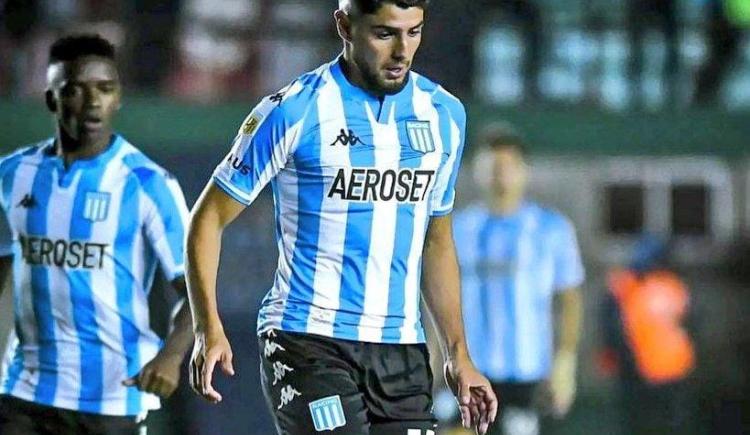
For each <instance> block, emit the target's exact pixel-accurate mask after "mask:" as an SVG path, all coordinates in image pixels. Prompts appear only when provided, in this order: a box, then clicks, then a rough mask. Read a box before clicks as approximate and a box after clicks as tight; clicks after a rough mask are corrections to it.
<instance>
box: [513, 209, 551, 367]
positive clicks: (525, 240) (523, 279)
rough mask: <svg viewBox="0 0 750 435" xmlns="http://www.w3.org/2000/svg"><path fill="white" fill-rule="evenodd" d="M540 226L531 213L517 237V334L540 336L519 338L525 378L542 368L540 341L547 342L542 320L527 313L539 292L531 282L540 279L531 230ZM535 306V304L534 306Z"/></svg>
mask: <svg viewBox="0 0 750 435" xmlns="http://www.w3.org/2000/svg"><path fill="white" fill-rule="evenodd" d="M536 226H537V217H536V216H532V217H530V218H529V219H525V220H524V222H523V224H522V229H521V234H520V236H519V237H518V241H517V243H518V246H517V249H518V266H517V267H518V270H519V273H516V274H515V283H514V285H515V288H516V291H515V293H514V295H515V298H514V302H515V307H514V309H513V312H514V313H515V314H516V315H515V319H512V320H513V321H515V323H516V327H515V331H514V332H515V334H516V337H520V338H522V337H538V338H537V339H536V340H523V339H516V340H515V343H516V351H515V352H516V355H517V357H516V361H518V362H517V364H518V365H517V366H516V368H517V369H518V375H520V376H521V378H522V379H527V378H528V377H529V376H532V375H533V374H534V373H537V372H538V371H539V369H538V366H539V355H540V354H541V352H540V349H539V348H540V344H542V343H544V341H545V340H544V338H543V337H544V335H543V334H540V331H539V326H540V325H539V321H538V319H537V316H534V315H527V313H528V311H529V308H530V307H535V305H536V304H535V303H534V302H535V301H534V298H537V297H538V294H537V293H536V292H535V291H534V289H533V283H531V282H529V281H530V280H532V279H541V278H540V277H539V276H538V275H536V274H532V273H529V271H530V268H531V266H532V254H533V253H532V249H533V244H534V240H533V239H532V234H534V232H535V227H536ZM532 309H533V308H532Z"/></svg>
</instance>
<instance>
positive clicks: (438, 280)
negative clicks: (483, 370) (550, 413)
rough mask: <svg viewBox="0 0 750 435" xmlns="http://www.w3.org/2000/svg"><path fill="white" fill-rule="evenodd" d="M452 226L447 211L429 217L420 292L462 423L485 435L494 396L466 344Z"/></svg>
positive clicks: (494, 408) (494, 404)
mask: <svg viewBox="0 0 750 435" xmlns="http://www.w3.org/2000/svg"><path fill="white" fill-rule="evenodd" d="M451 226H452V224H451V216H450V214H448V215H445V216H435V217H432V218H431V219H430V223H429V226H428V228H427V234H426V239H425V244H424V251H423V254H422V255H423V257H422V294H423V296H424V300H425V303H426V304H427V307H428V309H429V311H430V313H431V314H432V317H433V319H434V321H435V326H436V329H437V332H438V334H439V336H440V343H441V348H442V350H443V355H444V357H445V370H446V381H447V382H448V385H449V386H450V387H451V389H452V390H453V392H454V393H455V394H456V397H457V398H458V400H459V407H460V409H461V418H462V421H463V423H464V426H466V427H475V426H476V427H477V429H478V430H479V433H482V434H484V433H486V431H487V428H488V426H489V424H490V423H492V422H493V421H494V420H495V415H496V414H497V398H496V397H495V394H494V393H493V391H492V387H491V386H490V384H489V381H488V380H487V379H486V378H485V377H484V376H482V375H481V374H480V373H479V372H478V371H477V370H476V368H475V367H474V365H473V364H472V362H471V359H470V358H469V353H468V349H467V347H466V339H465V336H464V327H463V321H462V317H461V315H462V313H461V296H460V277H459V269H458V261H457V258H456V248H455V245H454V242H453V233H452V229H451Z"/></svg>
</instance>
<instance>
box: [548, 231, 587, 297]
mask: <svg viewBox="0 0 750 435" xmlns="http://www.w3.org/2000/svg"><path fill="white" fill-rule="evenodd" d="M555 248H556V249H555V280H554V285H555V291H564V290H566V289H569V288H572V287H577V286H579V285H581V284H582V283H583V280H584V278H585V271H584V268H583V261H582V260H581V252H580V249H579V247H578V240H577V238H576V233H575V228H574V227H573V224H572V223H570V221H568V220H567V219H565V220H563V221H562V223H561V225H560V226H559V230H558V234H557V243H556V244H555Z"/></svg>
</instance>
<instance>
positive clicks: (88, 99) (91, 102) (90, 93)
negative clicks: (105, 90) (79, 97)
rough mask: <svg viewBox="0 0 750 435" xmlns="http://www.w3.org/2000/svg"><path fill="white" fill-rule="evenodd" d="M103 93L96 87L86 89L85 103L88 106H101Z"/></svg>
mask: <svg viewBox="0 0 750 435" xmlns="http://www.w3.org/2000/svg"><path fill="white" fill-rule="evenodd" d="M101 104H102V102H101V95H100V94H99V91H97V90H96V89H95V88H93V89H92V88H90V89H86V91H85V92H84V105H85V106H86V107H99V106H101Z"/></svg>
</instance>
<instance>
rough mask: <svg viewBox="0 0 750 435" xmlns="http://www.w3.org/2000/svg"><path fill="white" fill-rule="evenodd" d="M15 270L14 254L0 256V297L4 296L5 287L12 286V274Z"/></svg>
mask: <svg viewBox="0 0 750 435" xmlns="http://www.w3.org/2000/svg"><path fill="white" fill-rule="evenodd" d="M12 272H13V255H3V256H2V257H0V298H2V297H3V293H4V291H5V287H9V286H10V276H11V273H12Z"/></svg>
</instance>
